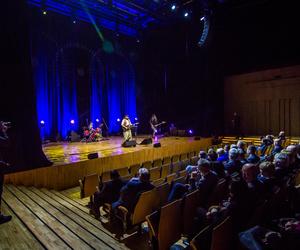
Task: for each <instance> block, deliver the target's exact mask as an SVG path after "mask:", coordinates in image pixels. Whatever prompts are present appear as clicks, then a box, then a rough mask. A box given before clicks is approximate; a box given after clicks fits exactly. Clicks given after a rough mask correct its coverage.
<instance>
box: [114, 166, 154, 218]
mask: <svg viewBox="0 0 300 250" xmlns="http://www.w3.org/2000/svg"><path fill="white" fill-rule="evenodd" d="M153 188H154V186H153V185H152V184H151V183H150V173H149V170H148V169H146V168H140V169H139V173H138V177H137V178H136V177H135V178H132V179H131V180H130V181H129V182H128V183H127V184H126V185H125V186H124V187H122V189H121V191H120V197H119V199H118V200H117V201H116V202H114V203H113V204H112V208H113V210H115V209H117V208H118V206H123V207H126V208H127V210H128V211H129V212H130V213H132V212H133V211H134V208H135V205H136V203H137V201H138V199H139V196H140V194H141V193H143V192H146V191H149V190H151V189H153Z"/></svg>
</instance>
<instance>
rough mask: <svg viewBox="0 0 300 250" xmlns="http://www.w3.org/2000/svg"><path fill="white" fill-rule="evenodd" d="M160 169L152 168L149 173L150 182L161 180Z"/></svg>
mask: <svg viewBox="0 0 300 250" xmlns="http://www.w3.org/2000/svg"><path fill="white" fill-rule="evenodd" d="M160 170H161V168H160V167H156V168H150V170H149V172H150V180H151V181H154V180H157V179H160Z"/></svg>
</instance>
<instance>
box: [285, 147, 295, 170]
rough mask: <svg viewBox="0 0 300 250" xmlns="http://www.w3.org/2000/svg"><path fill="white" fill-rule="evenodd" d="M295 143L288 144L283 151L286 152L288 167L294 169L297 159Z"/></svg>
mask: <svg viewBox="0 0 300 250" xmlns="http://www.w3.org/2000/svg"><path fill="white" fill-rule="evenodd" d="M297 150H298V149H297V145H289V146H287V148H286V149H285V152H286V153H287V155H288V157H289V168H290V169H295V168H297V165H298V163H297V162H296V160H297Z"/></svg>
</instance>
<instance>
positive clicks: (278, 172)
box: [274, 153, 290, 180]
mask: <svg viewBox="0 0 300 250" xmlns="http://www.w3.org/2000/svg"><path fill="white" fill-rule="evenodd" d="M274 164H275V173H274V175H275V177H276V178H277V179H278V180H283V179H284V178H285V177H286V175H287V174H288V173H289V171H290V169H289V157H288V154H286V153H278V154H276V155H275V158H274Z"/></svg>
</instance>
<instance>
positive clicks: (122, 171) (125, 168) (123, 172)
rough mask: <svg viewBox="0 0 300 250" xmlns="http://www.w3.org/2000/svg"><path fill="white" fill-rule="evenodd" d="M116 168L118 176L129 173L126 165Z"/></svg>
mask: <svg viewBox="0 0 300 250" xmlns="http://www.w3.org/2000/svg"><path fill="white" fill-rule="evenodd" d="M117 170H118V172H119V174H120V176H127V175H129V171H128V167H124V168H119V169H117Z"/></svg>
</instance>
